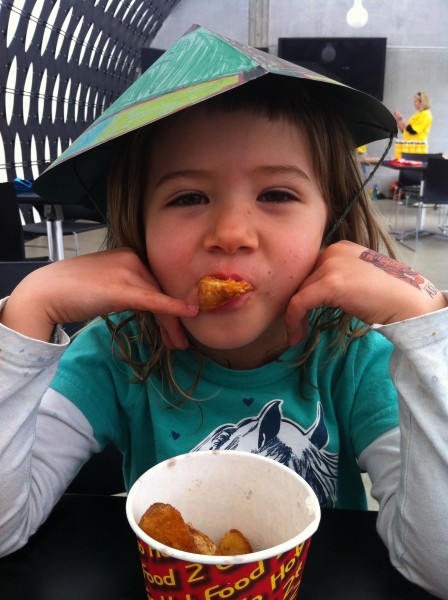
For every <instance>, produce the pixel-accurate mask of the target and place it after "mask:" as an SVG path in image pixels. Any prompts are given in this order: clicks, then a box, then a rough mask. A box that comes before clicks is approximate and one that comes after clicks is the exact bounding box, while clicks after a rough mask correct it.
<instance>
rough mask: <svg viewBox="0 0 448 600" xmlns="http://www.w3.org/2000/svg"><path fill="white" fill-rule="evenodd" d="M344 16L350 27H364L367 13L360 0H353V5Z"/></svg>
mask: <svg viewBox="0 0 448 600" xmlns="http://www.w3.org/2000/svg"><path fill="white" fill-rule="evenodd" d="M346 18H347V23H348V24H349V25H350V27H354V28H355V29H359V28H360V27H364V25H365V24H366V23H367V20H368V18H369V15H368V13H367V11H366V9H365V8H364V6H363V5H362V0H354V2H353V6H352V7H351V9H350V10H349V11H348V13H347V17H346Z"/></svg>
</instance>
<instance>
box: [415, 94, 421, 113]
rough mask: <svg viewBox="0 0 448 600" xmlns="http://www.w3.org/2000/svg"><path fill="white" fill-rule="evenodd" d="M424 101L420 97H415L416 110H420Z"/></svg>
mask: <svg viewBox="0 0 448 600" xmlns="http://www.w3.org/2000/svg"><path fill="white" fill-rule="evenodd" d="M421 104H422V101H421V100H420V98H419V97H418V96H414V108H415V110H420V108H421Z"/></svg>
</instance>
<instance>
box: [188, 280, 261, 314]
mask: <svg viewBox="0 0 448 600" xmlns="http://www.w3.org/2000/svg"><path fill="white" fill-rule="evenodd" d="M198 287H199V308H200V309H201V310H203V311H209V310H213V309H215V308H218V307H219V306H222V305H223V304H226V303H227V302H230V301H231V300H233V299H234V298H237V297H238V296H242V295H243V294H247V292H250V291H251V290H252V289H253V288H252V286H251V284H250V283H249V282H247V281H235V280H234V279H219V278H217V277H212V276H209V275H207V276H206V277H203V278H202V279H201V280H200V281H199V284H198Z"/></svg>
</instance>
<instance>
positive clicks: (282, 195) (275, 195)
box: [258, 190, 297, 204]
mask: <svg viewBox="0 0 448 600" xmlns="http://www.w3.org/2000/svg"><path fill="white" fill-rule="evenodd" d="M258 199H259V200H260V201H261V202H270V203H273V204H281V203H283V202H296V201H297V198H296V196H294V195H293V194H290V193H289V192H284V191H282V190H270V191H268V192H263V193H262V194H260V196H259V197H258Z"/></svg>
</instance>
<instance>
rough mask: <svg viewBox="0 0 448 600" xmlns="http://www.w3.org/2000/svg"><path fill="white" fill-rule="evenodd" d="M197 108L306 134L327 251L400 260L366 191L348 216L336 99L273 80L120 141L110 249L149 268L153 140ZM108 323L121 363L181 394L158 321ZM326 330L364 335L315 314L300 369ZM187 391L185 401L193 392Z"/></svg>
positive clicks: (349, 324)
mask: <svg viewBox="0 0 448 600" xmlns="http://www.w3.org/2000/svg"><path fill="white" fill-rule="evenodd" d="M197 110H201V111H203V112H202V114H203V117H204V118H207V114H209V113H211V112H213V111H226V112H232V111H241V110H247V111H250V112H253V113H256V114H262V115H265V116H267V117H268V118H269V119H271V120H274V121H275V120H280V119H283V120H286V121H287V122H289V123H291V125H292V126H296V127H299V128H300V131H302V132H305V134H306V135H307V136H308V141H309V147H310V148H311V151H312V161H313V168H314V173H315V175H316V177H317V180H318V182H319V185H320V190H321V193H322V196H323V198H324V200H325V203H326V206H327V210H328V221H327V224H326V230H325V234H324V237H323V242H322V243H323V244H324V243H325V244H326V245H327V244H329V243H334V242H337V241H340V240H349V241H352V242H355V243H357V244H360V245H363V246H366V247H368V248H370V249H372V250H380V251H382V252H385V253H387V254H389V255H390V256H395V253H394V250H393V245H392V243H391V239H390V236H389V234H388V233H387V231H386V229H385V228H384V226H383V225H382V223H381V219H380V217H379V214H378V213H377V211H376V209H375V206H374V203H373V202H372V200H371V198H370V197H369V196H368V194H367V193H366V192H363V193H361V194H360V195H359V198H358V199H357V200H356V202H355V203H354V205H353V207H352V208H351V210H350V211H349V212H348V214H346V215H345V216H344V213H345V212H346V209H347V206H348V203H349V202H350V201H351V200H352V199H353V198H354V197H355V195H356V194H357V193H359V190H360V188H361V186H362V178H361V171H360V168H359V163H358V161H357V157H356V149H355V143H354V141H353V139H352V137H351V135H350V134H349V132H348V129H347V127H346V126H345V123H344V121H343V120H342V118H341V117H340V116H339V115H338V114H337V113H335V112H334V109H333V108H332V106H331V98H329V97H328V95H326V94H325V93H324V92H323V91H322V92H321V91H320V88H319V84H318V83H317V84H315V85H314V86H310V87H309V88H306V89H305V88H304V87H303V86H301V85H300V84H299V82H298V81H297V80H293V79H292V78H289V77H284V76H275V75H268V76H264V77H261V78H259V79H256V80H255V81H252V82H249V83H246V84H244V85H242V86H240V87H238V88H236V89H234V90H232V91H228V92H225V93H223V94H219V95H217V96H215V97H213V98H211V99H209V100H207V101H205V102H202V103H200V104H199V105H197V106H193V107H189V108H187V109H184V110H182V111H179V112H178V113H176V114H174V115H172V116H170V117H166V118H165V119H163V120H161V121H159V122H157V123H154V124H151V125H148V126H146V127H144V128H142V129H140V130H138V131H136V132H135V133H131V134H128V135H127V136H125V137H124V138H123V140H122V141H121V143H120V145H119V147H118V149H117V151H116V153H115V157H114V160H113V162H112V164H111V167H110V171H109V173H110V174H109V181H108V212H109V230H108V238H107V245H108V247H110V248H116V247H122V246H127V247H131V248H133V249H134V250H135V252H136V253H137V254H138V256H139V257H140V259H141V260H142V261H143V263H144V264H146V265H147V266H148V268H149V269H150V265H149V264H148V258H147V254H146V248H145V223H144V197H145V186H146V174H147V172H148V169H149V168H150V158H148V156H150V149H151V138H152V135H153V134H154V132H155V130H157V129H160V128H163V127H164V126H165V123H166V122H167V120H168V119H170V120H172V119H183V118H185V117H187V116H188V114H189V113H190V112H192V111H197ZM148 162H149V164H148ZM335 224H336V226H335ZM130 320H137V324H138V331H139V334H138V336H137V337H136V338H133V339H130V338H129V336H128V334H127V333H126V327H125V326H126V324H127V323H128V322H129V321H130ZM107 322H108V324H109V326H110V329H111V331H112V332H113V334H114V340H115V345H116V347H117V348H118V353H119V355H120V357H121V358H122V360H124V361H125V362H126V363H127V364H129V365H130V366H131V368H132V369H133V372H134V374H135V375H136V376H137V379H138V380H140V381H144V380H146V378H147V377H148V376H149V375H150V374H151V373H152V372H154V373H157V374H158V375H160V376H163V377H165V378H167V379H168V381H170V383H171V385H173V386H174V387H176V389H178V386H177V385H176V382H175V381H174V378H173V368H172V355H173V353H172V351H169V350H168V349H166V347H165V346H164V345H163V343H162V339H161V335H160V331H159V328H158V325H157V322H156V320H155V318H154V316H153V315H151V314H149V313H146V314H135V315H132V316H130V317H128V318H127V319H125V320H123V321H120V322H119V323H118V325H112V323H111V321H110V319H107ZM329 329H335V330H336V331H337V335H336V341H335V344H336V345H337V346H338V347H340V346H344V344H345V345H346V344H347V343H349V342H350V340H351V339H352V338H353V336H359V335H362V334H363V333H364V332H365V331H367V327H366V326H365V324H361V323H360V324H356V322H355V321H354V320H353V318H352V316H351V315H348V314H345V313H344V312H342V311H340V310H334V309H332V308H326V307H324V308H321V309H319V310H318V311H315V315H314V318H313V322H312V326H311V331H310V335H309V336H308V338H307V343H306V345H305V350H304V353H303V355H302V357H301V358H300V364H302V366H303V367H304V366H305V365H306V362H307V359H308V358H309V357H310V356H311V354H312V352H313V350H314V349H315V347H316V346H317V344H318V342H319V339H320V336H321V334H322V332H323V331H325V330H329ZM135 343H143V344H146V345H147V346H148V350H149V356H150V360H149V362H136V361H135V360H134V359H133V358H132V356H133V352H132V347H133V344H135ZM184 392H185V394H186V396H188V395H189V394H190V392H191V390H189V391H184Z"/></svg>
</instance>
